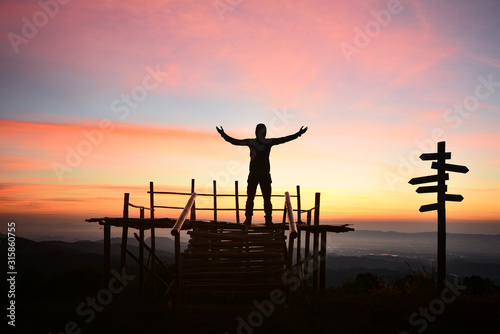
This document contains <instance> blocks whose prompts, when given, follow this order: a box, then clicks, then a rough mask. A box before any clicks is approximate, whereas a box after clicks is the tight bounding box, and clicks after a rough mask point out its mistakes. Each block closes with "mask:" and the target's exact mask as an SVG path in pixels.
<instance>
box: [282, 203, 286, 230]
mask: <svg viewBox="0 0 500 334" xmlns="http://www.w3.org/2000/svg"><path fill="white" fill-rule="evenodd" d="M285 224H286V202H285V206H284V207H283V225H285Z"/></svg>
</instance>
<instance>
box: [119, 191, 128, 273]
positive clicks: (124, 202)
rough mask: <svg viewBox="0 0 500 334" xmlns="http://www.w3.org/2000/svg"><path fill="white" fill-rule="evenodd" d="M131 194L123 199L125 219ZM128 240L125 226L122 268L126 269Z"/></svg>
mask: <svg viewBox="0 0 500 334" xmlns="http://www.w3.org/2000/svg"><path fill="white" fill-rule="evenodd" d="M129 198H130V194H129V193H125V194H124V198H123V218H125V219H127V218H128V203H129ZM127 238H128V226H127V225H123V230H122V247H121V254H120V268H121V269H122V270H123V268H125V267H126V259H127Z"/></svg>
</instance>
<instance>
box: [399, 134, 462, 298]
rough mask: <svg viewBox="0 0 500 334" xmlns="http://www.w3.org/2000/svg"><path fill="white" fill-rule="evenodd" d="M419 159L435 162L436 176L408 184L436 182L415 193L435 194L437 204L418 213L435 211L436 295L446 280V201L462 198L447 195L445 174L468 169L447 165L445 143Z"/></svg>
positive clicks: (456, 200) (425, 207)
mask: <svg viewBox="0 0 500 334" xmlns="http://www.w3.org/2000/svg"><path fill="white" fill-rule="evenodd" d="M420 159H421V160H423V161H425V160H436V161H434V162H433V163H432V165H431V168H432V169H437V174H436V175H429V176H421V177H415V178H413V179H411V180H410V181H409V183H410V184H413V185H416V184H422V183H429V182H437V186H424V187H418V188H417V190H416V191H417V193H419V194H423V193H432V192H436V193H437V203H433V204H426V205H422V206H421V207H420V209H419V211H420V212H427V211H433V210H437V216H438V217H437V220H438V226H437V230H438V232H437V239H438V242H437V271H438V273H437V274H438V277H437V280H438V284H437V285H438V293H440V292H441V291H443V289H444V286H445V284H444V281H445V279H446V201H453V202H461V201H462V200H463V199H464V198H463V197H462V195H455V194H447V193H446V192H447V191H448V188H447V186H446V180H448V179H449V174H448V173H447V172H457V173H467V172H468V171H469V169H468V168H467V167H465V166H460V165H452V164H447V163H446V160H447V159H451V153H450V152H446V143H445V142H444V141H442V142H439V143H438V150H437V153H423V154H422V155H421V156H420Z"/></svg>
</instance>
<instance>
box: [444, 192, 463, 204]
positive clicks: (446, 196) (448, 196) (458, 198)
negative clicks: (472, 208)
mask: <svg viewBox="0 0 500 334" xmlns="http://www.w3.org/2000/svg"><path fill="white" fill-rule="evenodd" d="M444 200H445V201H452V202H462V201H463V200H464V197H463V196H462V195H453V194H444Z"/></svg>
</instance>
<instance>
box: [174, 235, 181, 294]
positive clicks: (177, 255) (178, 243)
mask: <svg viewBox="0 0 500 334" xmlns="http://www.w3.org/2000/svg"><path fill="white" fill-rule="evenodd" d="M174 236H175V276H176V283H175V284H176V290H177V293H176V299H177V301H178V302H179V301H181V291H182V290H181V286H182V276H181V236H180V233H176V234H175V235H174Z"/></svg>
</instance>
